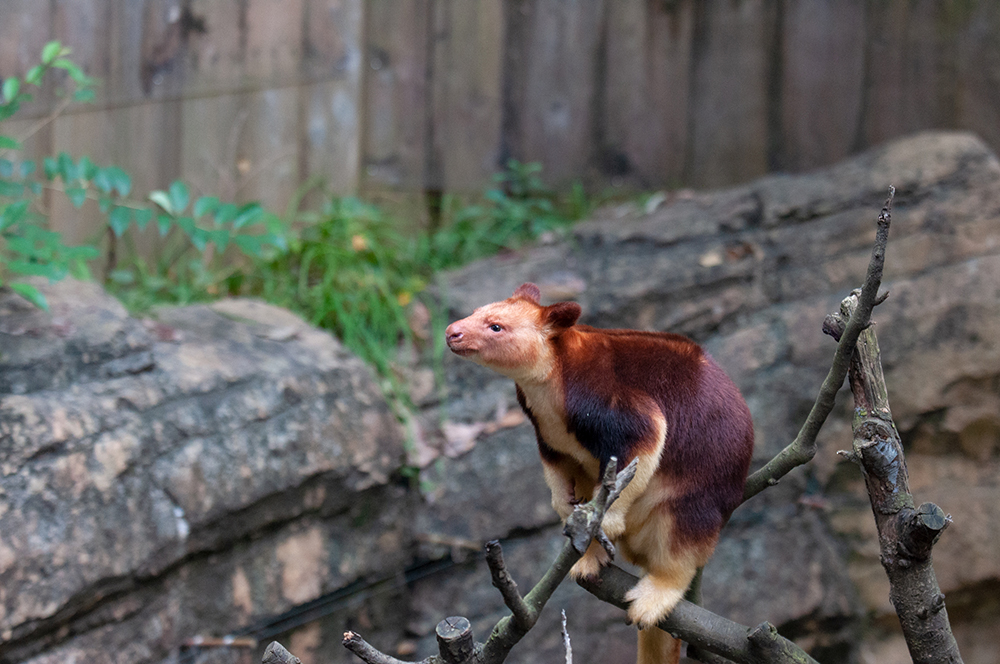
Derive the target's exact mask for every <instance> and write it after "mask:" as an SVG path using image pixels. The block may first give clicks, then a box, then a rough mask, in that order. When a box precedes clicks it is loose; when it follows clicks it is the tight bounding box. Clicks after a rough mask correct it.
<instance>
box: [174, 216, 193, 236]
mask: <svg viewBox="0 0 1000 664" xmlns="http://www.w3.org/2000/svg"><path fill="white" fill-rule="evenodd" d="M176 223H177V225H178V226H180V228H181V230H182V231H184V232H185V233H187V234H188V235H189V236H190V235H191V234H193V233H194V229H195V225H194V219H192V218H191V217H179V218H178V219H177V220H176Z"/></svg>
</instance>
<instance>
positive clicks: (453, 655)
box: [343, 457, 637, 664]
mask: <svg viewBox="0 0 1000 664" xmlns="http://www.w3.org/2000/svg"><path fill="white" fill-rule="evenodd" d="M636 464H637V462H636V461H635V460H633V461H632V463H630V464H629V465H628V466H626V467H625V468H623V469H622V470H621V472H619V471H618V470H617V468H618V460H617V459H615V458H614V457H612V458H611V459H610V460H609V462H608V465H607V468H606V470H605V473H604V477H603V479H602V482H601V486H600V488H599V489H598V492H597V495H596V496H594V498H593V500H591V501H590V502H589V503H587V504H586V505H582V506H577V507H576V508H575V509H574V511H573V514H571V515H570V517H569V519H567V520H566V526H565V528H564V532H565V534H566V536H567V538H569V541H567V542H566V544H565V546H563V549H562V551H561V552H560V553H559V555H558V556H557V557H556V560H555V561H554V562H553V563H552V565H551V566H550V567H549V569H548V571H546V573H545V574H544V575H543V576H542V578H541V580H540V581H539V582H538V583H537V584H536V585H535V587H534V588H532V589H531V591H530V592H529V593H528V595H527V596H526V597H523V598H522V597H521V594H520V592H518V589H517V583H516V582H515V581H514V578H513V577H512V576H511V574H510V573H509V572H508V571H507V566H506V564H505V563H504V559H503V550H502V548H501V547H500V543H499V542H497V541H492V542H489V543H488V544H487V545H486V564H487V565H488V566H489V568H490V575H491V577H492V579H493V585H494V586H496V588H497V590H499V591H500V595H501V596H502V597H503V600H504V604H506V605H507V608H509V609H510V611H511V615H509V616H506V617H504V618H502V619H501V620H500V622H498V623H497V624H496V626H495V627H494V628H493V632H492V633H491V634H490V637H489V639H488V640H487V641H486V643H484V644H477V643H475V642H474V640H473V637H472V627H471V625H470V624H469V621H468V620H466V619H465V618H461V617H454V618H446V619H445V620H442V621H441V622H440V623H438V626H437V636H438V650H439V654H438V655H434V656H432V657H428V658H427V659H424V660H422V661H421V662H420V664H466V663H467V662H468V663H471V662H473V661H474V662H476V664H500V662H503V661H504V660H505V659H506V658H507V655H508V653H509V652H510V650H511V648H513V647H514V646H515V645H516V644H517V643H518V642H519V641H520V640H521V639H522V638H523V637H524V635H525V634H527V633H528V631H529V630H530V629H531V628H532V627H534V625H535V623H536V622H537V621H538V616H539V615H540V614H541V611H542V608H543V607H544V606H545V603H546V602H547V601H548V600H549V598H550V597H551V596H552V593H553V592H555V589H556V588H557V587H558V586H559V584H560V583H562V581H563V579H565V578H566V575H567V574H568V573H569V570H570V568H571V567H572V566H573V564H574V563H575V562H576V561H577V560H579V559H580V557H581V556H582V555H583V552H584V551H586V550H587V547H588V546H589V545H590V540H591V539H593V538H595V537H596V538H598V541H602V539H603V542H602V543H606V546H607V547H611V550H610V551H609V553H610V554H611V555H613V551H614V547H613V546H611V542H610V541H609V540H608V538H607V537H606V536H604V533H603V531H602V530H601V521H602V520H603V519H604V514H605V512H606V511H607V510H608V508H610V507H611V505H612V504H613V503H614V502H615V500H617V499H618V497H619V496H620V495H621V493H622V491H624V490H625V487H627V486H628V484H629V482H631V481H632V478H633V477H634V476H635V470H636ZM343 644H344V647H346V648H347V649H349V650H350V651H351V652H353V653H354V654H355V655H357V656H358V657H359V658H360V659H362V660H363V661H365V662H367V664H405V663H404V662H402V661H401V660H398V659H396V658H395V657H391V656H389V655H386V654H385V653H382V652H380V651H379V650H377V649H376V648H374V647H373V646H371V645H370V644H369V643H368V642H366V641H365V640H364V639H362V638H361V636H360V635H358V634H357V633H355V632H346V633H345V634H344V641H343Z"/></svg>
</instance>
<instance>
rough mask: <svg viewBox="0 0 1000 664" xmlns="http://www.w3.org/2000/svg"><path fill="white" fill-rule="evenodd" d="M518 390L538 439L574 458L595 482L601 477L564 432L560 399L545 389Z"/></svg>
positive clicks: (592, 460)
mask: <svg viewBox="0 0 1000 664" xmlns="http://www.w3.org/2000/svg"><path fill="white" fill-rule="evenodd" d="M520 387H521V392H522V394H523V395H524V403H525V405H526V406H527V407H528V410H529V411H531V416H532V417H533V418H534V420H535V426H536V427H537V429H538V435H539V436H540V437H541V439H542V440H543V441H545V444H546V445H548V446H549V447H551V448H552V449H553V450H555V451H556V452H559V453H561V454H565V455H567V456H569V457H571V458H573V459H574V460H575V461H576V462H577V463H579V464H580V465H581V466H583V469H584V471H586V473H587V475H589V476H590V477H591V478H592V479H594V480H595V481H596V480H597V478H598V477H599V475H600V467H601V464H600V461H598V460H597V458H596V457H595V456H594V455H593V454H591V453H590V452H588V451H587V449H586V448H584V446H583V445H581V444H580V441H579V440H577V438H576V436H575V435H574V434H572V433H570V432H569V430H568V429H567V427H566V421H567V419H566V408H565V405H564V402H563V395H562V394H561V393H560V392H557V391H556V390H554V389H552V388H549V387H547V386H542V387H538V386H534V387H527V388H526V387H524V386H520Z"/></svg>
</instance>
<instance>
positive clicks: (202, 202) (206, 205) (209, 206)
mask: <svg viewBox="0 0 1000 664" xmlns="http://www.w3.org/2000/svg"><path fill="white" fill-rule="evenodd" d="M218 207H219V199H218V198H216V197H215V196H202V197H201V198H199V199H198V200H196V201H195V202H194V216H195V218H196V219H198V218H201V217H203V216H205V215H206V214H211V213H212V212H215V210H216V209H218Z"/></svg>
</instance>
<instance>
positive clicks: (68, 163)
mask: <svg viewBox="0 0 1000 664" xmlns="http://www.w3.org/2000/svg"><path fill="white" fill-rule="evenodd" d="M56 163H57V164H58V165H59V175H60V176H62V179H63V182H65V183H66V184H69V183H70V182H72V181H73V180H76V179H77V168H76V164H74V163H73V158H72V157H70V156H69V155H68V154H66V153H65V152H60V153H59V156H58V157H57V158H56Z"/></svg>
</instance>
